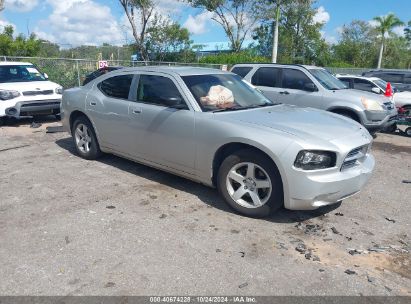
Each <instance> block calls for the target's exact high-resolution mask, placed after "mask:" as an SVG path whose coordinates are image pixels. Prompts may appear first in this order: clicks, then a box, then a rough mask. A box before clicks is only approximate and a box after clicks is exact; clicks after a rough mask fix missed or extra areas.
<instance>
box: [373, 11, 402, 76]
mask: <svg viewBox="0 0 411 304" xmlns="http://www.w3.org/2000/svg"><path fill="white" fill-rule="evenodd" d="M373 20H375V21H376V22H377V23H378V25H377V26H376V29H377V31H379V33H380V34H381V47H380V54H379V56H378V65H377V68H381V62H382V56H383V53H384V43H385V40H386V37H385V35H386V34H387V35H388V37H389V36H390V35H391V34H392V30H393V29H394V28H396V27H398V26H401V25H403V24H404V23H403V22H402V21H401V20H400V19H398V18H397V17H396V16H395V15H394V14H388V15H386V16H379V17H374V19H373Z"/></svg>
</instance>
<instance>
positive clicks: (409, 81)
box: [362, 69, 411, 92]
mask: <svg viewBox="0 0 411 304" xmlns="http://www.w3.org/2000/svg"><path fill="white" fill-rule="evenodd" d="M362 76H366V77H377V78H381V79H382V80H385V81H386V82H390V83H391V84H392V85H393V86H395V87H396V88H397V89H398V90H399V91H410V92H411V71H409V70H408V71H404V70H385V69H379V70H370V71H367V72H364V73H362Z"/></svg>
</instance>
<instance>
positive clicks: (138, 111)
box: [132, 109, 141, 114]
mask: <svg viewBox="0 0 411 304" xmlns="http://www.w3.org/2000/svg"><path fill="white" fill-rule="evenodd" d="M132 111H133V114H140V113H141V109H133V110H132Z"/></svg>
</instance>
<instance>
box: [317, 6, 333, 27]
mask: <svg viewBox="0 0 411 304" xmlns="http://www.w3.org/2000/svg"><path fill="white" fill-rule="evenodd" d="M313 21H314V23H327V22H328V21H330V14H329V13H328V12H327V11H326V10H325V8H324V6H320V7H319V8H318V9H317V12H316V13H315V15H314V17H313Z"/></svg>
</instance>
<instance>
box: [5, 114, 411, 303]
mask: <svg viewBox="0 0 411 304" xmlns="http://www.w3.org/2000/svg"><path fill="white" fill-rule="evenodd" d="M58 124H59V123H58V122H43V126H41V127H40V128H37V129H33V128H30V127H29V124H27V123H26V124H24V123H23V124H21V125H13V126H9V127H2V128H0V176H1V183H0V192H1V200H0V261H1V267H0V278H2V279H1V280H0V295H158V294H162V295H165V294H174V295H198V294H202V295H204V294H206V295H234V294H239V293H241V294H242V295H408V296H410V295H411V264H410V261H411V259H410V250H411V227H410V218H411V217H410V215H411V212H410V203H411V184H409V183H405V182H403V180H411V169H410V167H411V139H410V138H407V137H404V136H400V135H398V134H397V135H393V134H390V135H388V134H379V135H378V137H377V138H376V139H375V142H374V145H373V154H374V155H375V157H376V160H377V165H376V169H375V172H374V175H373V177H372V179H371V181H370V183H369V184H368V185H367V187H366V188H365V189H364V190H363V191H362V192H361V193H360V194H359V195H357V196H354V197H352V198H350V199H347V200H346V201H344V202H343V203H342V204H340V205H334V206H332V207H328V208H326V209H320V210H316V211H313V212H295V211H287V210H282V211H280V212H278V213H277V214H276V215H275V216H273V217H271V218H268V219H251V218H246V217H243V216H240V215H237V214H234V213H233V212H232V211H230V210H229V209H228V208H227V207H226V206H225V204H224V203H223V202H222V200H221V199H220V198H219V196H218V194H217V192H216V191H215V190H213V189H209V188H206V187H204V186H201V185H199V184H196V183H193V182H190V181H188V180H185V179H182V178H179V177H175V176H173V175H170V174H167V173H164V172H161V171H158V170H154V169H151V168H148V167H146V166H142V165H139V164H136V163H133V162H130V161H127V160H124V159H121V158H118V157H115V156H110V155H107V156H104V157H103V158H102V159H100V160H99V161H86V160H83V159H81V158H79V157H77V156H76V155H75V153H74V147H73V144H72V142H71V138H70V137H69V136H68V135H67V134H66V133H54V134H47V133H46V132H45V126H47V125H52V126H53V125H58ZM297 249H298V250H297Z"/></svg>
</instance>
